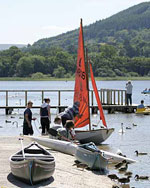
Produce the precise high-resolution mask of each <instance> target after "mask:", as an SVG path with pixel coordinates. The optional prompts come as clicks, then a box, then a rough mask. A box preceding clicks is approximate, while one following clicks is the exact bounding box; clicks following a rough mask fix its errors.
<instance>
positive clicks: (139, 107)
mask: <svg viewBox="0 0 150 188" xmlns="http://www.w3.org/2000/svg"><path fill="white" fill-rule="evenodd" d="M142 108H145V106H144V101H143V100H141V104H139V105H138V106H137V109H142Z"/></svg>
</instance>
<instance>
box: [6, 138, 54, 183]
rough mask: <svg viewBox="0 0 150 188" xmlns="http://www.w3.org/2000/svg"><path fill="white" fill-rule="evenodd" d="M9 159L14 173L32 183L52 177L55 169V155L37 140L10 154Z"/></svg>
mask: <svg viewBox="0 0 150 188" xmlns="http://www.w3.org/2000/svg"><path fill="white" fill-rule="evenodd" d="M9 161H10V167H11V172H12V174H13V175H14V176H15V177H17V178H19V179H21V180H22V181H24V182H26V183H29V184H31V185H33V184H35V183H38V182H40V181H42V180H45V179H48V178H50V177H51V176H52V175H53V173H54V171H55V159H54V157H53V156H52V155H51V154H50V153H49V152H48V151H46V150H45V149H44V148H43V147H41V146H40V145H39V144H38V143H35V142H33V143H31V144H30V145H29V146H27V147H25V148H22V150H20V151H18V152H17V153H15V154H13V155H12V156H10V158H9Z"/></svg>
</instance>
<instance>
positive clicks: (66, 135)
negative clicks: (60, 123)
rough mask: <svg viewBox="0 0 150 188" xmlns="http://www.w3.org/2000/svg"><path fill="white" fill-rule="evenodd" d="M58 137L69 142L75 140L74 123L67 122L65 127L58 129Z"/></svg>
mask: <svg viewBox="0 0 150 188" xmlns="http://www.w3.org/2000/svg"><path fill="white" fill-rule="evenodd" d="M57 132H58V137H59V138H60V139H62V140H66V141H70V138H71V140H75V131H74V122H73V121H72V120H67V121H66V125H65V127H62V128H58V129H57Z"/></svg>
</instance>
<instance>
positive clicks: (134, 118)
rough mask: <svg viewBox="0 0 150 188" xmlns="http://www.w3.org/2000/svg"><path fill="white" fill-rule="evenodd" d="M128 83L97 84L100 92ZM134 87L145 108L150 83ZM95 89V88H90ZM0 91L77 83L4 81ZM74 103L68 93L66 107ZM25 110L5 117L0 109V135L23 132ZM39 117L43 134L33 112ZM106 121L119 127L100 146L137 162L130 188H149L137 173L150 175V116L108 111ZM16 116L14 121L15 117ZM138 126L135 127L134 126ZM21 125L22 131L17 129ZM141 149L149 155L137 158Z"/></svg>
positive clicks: (38, 100) (15, 97) (20, 100)
mask: <svg viewBox="0 0 150 188" xmlns="http://www.w3.org/2000/svg"><path fill="white" fill-rule="evenodd" d="M125 84H126V81H97V86H98V89H101V88H105V89H125ZM132 84H133V103H134V104H138V103H140V100H141V99H143V100H144V101H145V105H150V97H149V95H148V96H145V95H142V94H141V91H143V90H144V89H145V88H149V87H150V81H132ZM90 87H91V85H90ZM0 89H1V90H6V89H8V90H9V89H13V90H17V89H19V90H21V89H22V90H25V89H27V90H30V89H32V90H34V89H35V90H44V89H45V90H48V89H49V90H65V89H66V90H73V89H74V82H73V81H68V82H65V81H34V82H32V81H7V82H5V81H1V82H0ZM46 96H47V97H50V98H51V104H52V105H53V104H56V100H57V96H56V94H53V95H51V96H49V94H48V93H47V94H45V97H46ZM9 97H10V98H12V100H11V101H12V103H16V104H17V105H18V103H21V105H22V104H24V101H23V96H22V94H20V93H16V94H14V93H12V95H10V96H9ZM29 97H30V98H29V99H30V100H33V102H34V104H37V105H38V104H41V98H40V97H37V96H36V94H35V93H32V94H31V96H29ZM4 99H5V98H4V96H3V94H1V93H0V105H3V104H4V102H5V101H4ZM72 100H73V93H69V94H65V96H64V100H63V101H62V104H64V105H65V104H67V105H71V104H72ZM23 111H24V110H17V109H16V110H14V111H13V114H12V115H7V116H6V115H5V113H4V110H0V127H1V128H0V135H1V136H8V135H9V136H11V135H14V136H15V135H19V134H20V133H22V126H21V125H22V122H23V120H22V119H21V118H22V117H23ZM32 111H33V114H34V116H35V117H37V118H38V121H36V122H35V125H34V123H33V128H34V134H35V135H39V134H40V131H41V130H40V129H39V126H40V125H39V110H37V109H34V110H32ZM104 113H105V118H106V121H107V124H108V127H113V128H115V131H114V133H113V134H112V135H111V137H110V138H109V139H108V140H106V141H105V143H104V144H103V145H102V146H100V148H103V149H104V148H105V149H106V150H109V151H113V152H117V150H118V149H120V150H121V151H122V152H123V153H124V154H125V155H126V156H127V157H130V158H132V159H135V160H137V161H138V162H137V163H135V164H130V165H129V167H128V171H131V172H133V177H132V178H131V183H130V186H131V187H132V186H134V187H136V188H149V187H150V181H146V180H145V181H135V180H134V176H135V175H136V174H139V175H146V176H150V146H149V144H150V116H148V115H136V114H124V113H115V114H108V113H107V111H104ZM56 114H57V110H52V120H53V118H54V117H55V115H56ZM12 117H13V118H12ZM6 120H8V121H11V123H6V122H5V121H6ZM92 120H93V122H95V123H96V122H98V121H99V115H93V116H92ZM121 123H123V124H124V130H125V133H124V134H120V133H119V130H120V129H121ZM133 123H134V124H137V126H133V125H132V124H133ZM17 124H18V128H17ZM126 127H131V129H126ZM135 150H138V151H139V152H147V153H148V155H145V156H138V157H137V156H136V155H135V153H134V151H135ZM109 173H118V171H117V170H115V169H114V168H111V169H109ZM118 175H119V176H120V177H123V174H118Z"/></svg>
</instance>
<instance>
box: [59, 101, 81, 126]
mask: <svg viewBox="0 0 150 188" xmlns="http://www.w3.org/2000/svg"><path fill="white" fill-rule="evenodd" d="M79 107H80V102H78V101H76V102H74V104H73V106H72V107H69V108H67V110H65V111H64V112H62V113H61V114H59V116H60V117H61V122H62V125H63V127H64V126H65V124H66V121H67V120H73V121H74V120H75V117H76V116H78V117H81V116H82V115H80V114H79Z"/></svg>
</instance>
